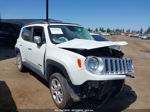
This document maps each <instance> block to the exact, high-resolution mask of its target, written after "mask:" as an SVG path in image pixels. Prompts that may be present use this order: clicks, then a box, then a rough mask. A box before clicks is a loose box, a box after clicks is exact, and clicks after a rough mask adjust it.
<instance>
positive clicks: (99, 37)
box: [92, 35, 109, 41]
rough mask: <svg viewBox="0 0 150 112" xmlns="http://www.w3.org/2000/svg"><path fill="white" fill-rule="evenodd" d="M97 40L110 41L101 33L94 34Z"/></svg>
mask: <svg viewBox="0 0 150 112" xmlns="http://www.w3.org/2000/svg"><path fill="white" fill-rule="evenodd" d="M92 36H93V38H94V39H95V40H96V41H109V40H108V39H106V38H104V37H102V36H100V35H92Z"/></svg>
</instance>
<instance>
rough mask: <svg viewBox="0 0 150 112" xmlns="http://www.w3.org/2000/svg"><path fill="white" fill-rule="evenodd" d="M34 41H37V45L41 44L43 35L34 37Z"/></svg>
mask: <svg viewBox="0 0 150 112" xmlns="http://www.w3.org/2000/svg"><path fill="white" fill-rule="evenodd" d="M34 42H35V43H36V44H37V45H41V43H42V40H41V37H40V36H35V37H34Z"/></svg>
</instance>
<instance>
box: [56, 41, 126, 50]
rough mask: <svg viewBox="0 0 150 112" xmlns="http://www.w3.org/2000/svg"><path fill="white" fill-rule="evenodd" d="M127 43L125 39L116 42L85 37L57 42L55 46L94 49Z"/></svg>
mask: <svg viewBox="0 0 150 112" xmlns="http://www.w3.org/2000/svg"><path fill="white" fill-rule="evenodd" d="M127 44H128V43H127V42H125V41H118V42H112V41H105V42H99V41H94V40H85V39H73V40H70V41H67V42H64V43H60V44H57V45H56V46H57V47H59V48H70V49H80V50H82V49H83V50H85V49H86V50H90V49H96V48H102V47H108V46H123V45H127Z"/></svg>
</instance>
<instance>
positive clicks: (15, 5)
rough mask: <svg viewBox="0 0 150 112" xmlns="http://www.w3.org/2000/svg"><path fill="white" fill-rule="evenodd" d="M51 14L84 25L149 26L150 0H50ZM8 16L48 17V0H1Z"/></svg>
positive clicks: (59, 18)
mask: <svg viewBox="0 0 150 112" xmlns="http://www.w3.org/2000/svg"><path fill="white" fill-rule="evenodd" d="M49 2H50V3H49V5H50V8H49V15H50V18H54V19H58V20H62V21H65V22H73V23H78V24H81V25H83V26H85V27H91V28H95V27H104V28H108V27H109V28H125V29H128V28H131V29H135V30H138V29H140V28H144V29H146V28H147V27H149V26H150V0H49ZM0 13H1V16H2V18H5V19H13V18H15V19H22V18H24V19H30V18H36V19H38V18H44V17H45V0H0Z"/></svg>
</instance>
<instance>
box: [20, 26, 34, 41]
mask: <svg viewBox="0 0 150 112" xmlns="http://www.w3.org/2000/svg"><path fill="white" fill-rule="evenodd" d="M22 38H23V39H24V40H26V41H30V42H32V28H24V29H23V31H22Z"/></svg>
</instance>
